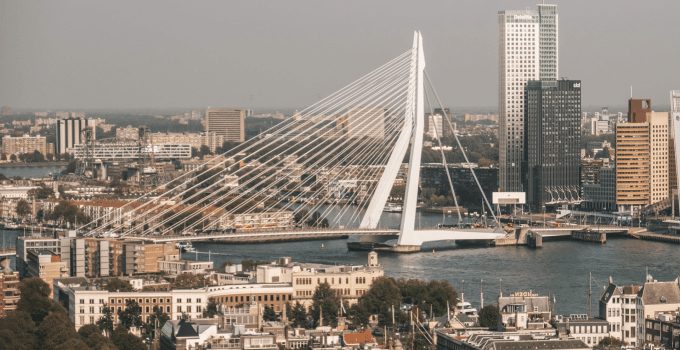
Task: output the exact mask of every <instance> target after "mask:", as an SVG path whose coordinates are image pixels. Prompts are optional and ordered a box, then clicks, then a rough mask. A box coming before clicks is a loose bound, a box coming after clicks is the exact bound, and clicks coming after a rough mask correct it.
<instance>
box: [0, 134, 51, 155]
mask: <svg viewBox="0 0 680 350" xmlns="http://www.w3.org/2000/svg"><path fill="white" fill-rule="evenodd" d="M34 151H38V152H40V153H42V154H43V155H47V154H48V153H49V154H51V153H54V152H53V151H52V150H50V149H48V147H47V138H45V136H29V135H24V136H19V137H14V136H3V138H2V153H3V154H5V155H6V156H7V157H9V156H10V155H12V154H15V155H18V154H22V153H33V152H34Z"/></svg>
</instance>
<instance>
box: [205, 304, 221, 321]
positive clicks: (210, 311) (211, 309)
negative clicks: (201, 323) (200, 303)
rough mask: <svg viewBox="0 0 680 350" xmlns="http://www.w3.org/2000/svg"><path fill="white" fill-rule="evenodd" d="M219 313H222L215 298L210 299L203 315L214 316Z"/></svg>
mask: <svg viewBox="0 0 680 350" xmlns="http://www.w3.org/2000/svg"><path fill="white" fill-rule="evenodd" d="M217 314H220V311H219V310H218V309H217V303H216V302H215V301H214V300H208V305H207V306H206V308H205V310H203V317H206V318H213V317H215V315H217Z"/></svg>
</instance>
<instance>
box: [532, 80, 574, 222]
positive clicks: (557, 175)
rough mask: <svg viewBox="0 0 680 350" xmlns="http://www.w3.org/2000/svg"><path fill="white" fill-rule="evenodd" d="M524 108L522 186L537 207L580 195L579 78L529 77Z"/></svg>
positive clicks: (570, 200) (562, 201)
mask: <svg viewBox="0 0 680 350" xmlns="http://www.w3.org/2000/svg"><path fill="white" fill-rule="evenodd" d="M525 91H526V93H525V110H524V135H525V140H524V154H525V156H524V162H523V164H524V186H523V187H524V190H525V191H526V193H527V203H528V204H529V205H530V206H531V207H533V208H534V209H541V208H542V207H543V206H544V205H546V204H549V203H564V202H573V201H576V200H577V199H578V198H579V196H580V188H579V184H580V181H579V168H580V166H581V81H580V80H545V81H536V80H532V81H529V82H528V83H527V85H526V89H525Z"/></svg>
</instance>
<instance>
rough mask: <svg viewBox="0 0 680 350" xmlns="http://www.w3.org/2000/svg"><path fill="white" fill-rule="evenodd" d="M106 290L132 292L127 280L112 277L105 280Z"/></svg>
mask: <svg viewBox="0 0 680 350" xmlns="http://www.w3.org/2000/svg"><path fill="white" fill-rule="evenodd" d="M106 290H107V291H109V292H132V285H131V284H130V282H128V281H125V280H122V279H120V278H118V277H114V278H111V279H109V280H107V281H106Z"/></svg>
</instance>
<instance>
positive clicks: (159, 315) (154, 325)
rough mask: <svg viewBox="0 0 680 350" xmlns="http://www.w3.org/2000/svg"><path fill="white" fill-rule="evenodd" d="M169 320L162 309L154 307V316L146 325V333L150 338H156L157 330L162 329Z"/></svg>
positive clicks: (150, 317)
mask: <svg viewBox="0 0 680 350" xmlns="http://www.w3.org/2000/svg"><path fill="white" fill-rule="evenodd" d="M169 319H170V316H168V314H166V313H165V312H163V308H162V307H158V306H154V307H153V314H151V316H149V321H147V322H146V323H144V333H145V334H147V335H149V337H150V338H154V337H155V336H156V329H161V328H162V327H163V325H164V324H165V322H167V321H168V320H169Z"/></svg>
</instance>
